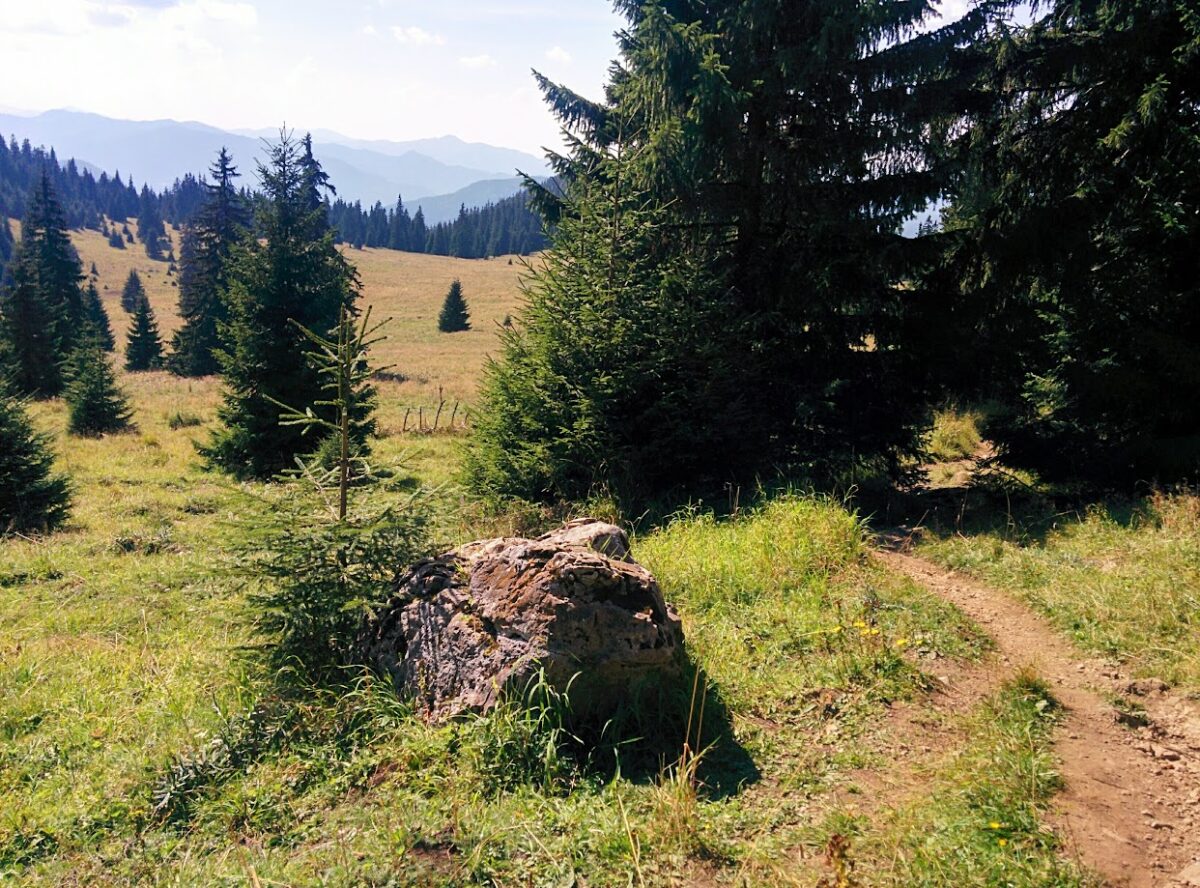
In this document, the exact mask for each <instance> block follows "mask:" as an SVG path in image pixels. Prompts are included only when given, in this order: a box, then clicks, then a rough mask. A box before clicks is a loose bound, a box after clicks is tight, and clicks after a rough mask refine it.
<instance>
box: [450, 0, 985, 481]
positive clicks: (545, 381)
mask: <svg viewBox="0 0 1200 888" xmlns="http://www.w3.org/2000/svg"><path fill="white" fill-rule="evenodd" d="M617 6H618V8H619V9H620V10H621V11H622V12H623V13H624V14H625V15H626V17H627V18H628V19H629V21H630V27H629V30H628V33H627V34H626V35H625V36H624V37H623V38H622V40H621V52H622V58H621V60H620V62H619V64H618V65H617V66H615V67H614V73H613V75H612V78H611V81H610V83H609V86H608V90H607V97H606V101H605V102H604V103H596V102H591V101H588V100H586V99H584V98H583V97H581V96H579V95H577V94H575V93H573V92H572V91H570V90H569V89H566V88H565V87H562V86H559V85H556V84H553V83H551V82H549V81H546V80H544V79H541V80H540V81H539V82H540V83H541V85H542V88H543V90H544V91H545V93H546V96H547V98H548V100H549V102H550V104H551V106H552V107H553V109H554V111H555V112H556V114H557V115H558V116H559V118H560V119H561V120H562V122H563V124H564V126H565V127H566V128H567V129H568V130H569V135H570V136H571V142H570V143H571V145H572V152H571V155H570V156H569V157H559V158H554V159H553V162H554V164H555V166H556V168H557V169H556V171H557V172H558V173H559V175H560V177H561V179H562V181H563V185H564V187H565V190H566V194H565V196H561V197H560V196H559V195H557V194H554V193H553V191H552V190H551V189H547V188H544V187H540V188H536V189H535V193H536V196H537V199H538V202H539V204H540V205H541V206H543V207H545V208H546V209H547V210H549V211H550V212H551V220H552V221H553V219H554V215H555V214H557V215H558V216H559V217H560V218H562V219H563V220H568V219H572V220H576V221H575V222H573V223H572V225H571V226H570V228H571V230H570V231H569V232H568V233H564V234H560V235H557V236H556V240H555V247H556V248H557V247H558V246H560V245H562V244H569V245H570V246H571V247H572V249H573V250H575V251H576V252H579V251H586V252H584V253H583V254H582V255H583V257H584V259H585V261H580V262H577V263H576V264H575V265H573V266H564V265H559V264H556V265H554V266H552V267H548V268H546V269H545V270H543V271H541V272H539V273H537V274H535V276H534V280H533V281H532V284H531V287H532V292H533V293H534V294H537V293H539V292H542V293H544V295H543V296H541V297H538V298H541V299H542V300H543V301H544V302H545V304H546V305H553V304H555V301H556V299H557V297H558V296H559V295H565V300H564V303H563V304H564V305H567V306H570V308H569V310H564V311H562V312H561V313H559V314H558V316H557V317H556V316H554V315H553V314H551V313H549V312H547V313H546V315H545V316H539V315H538V312H539V311H540V309H539V307H538V305H536V304H532V305H531V309H530V312H531V315H530V317H527V318H525V321H526V323H524V324H522V325H520V328H523V329H524V331H525V332H523V333H522V332H520V330H518V332H516V333H514V334H513V336H512V337H511V338H510V339H509V343H508V347H507V348H506V350H505V360H504V362H502V364H501V365H499V366H497V367H493V368H492V370H491V371H490V373H489V380H488V382H487V383H485V391H486V392H487V397H486V398H485V401H484V409H485V415H484V416H483V417H482V418H481V421H480V423H479V424H478V425H477V430H476V439H475V440H476V445H477V446H476V449H475V450H474V457H473V465H474V469H473V479H474V481H475V483H476V486H477V487H479V488H481V489H483V490H484V491H486V492H491V493H518V494H520V495H526V496H529V495H532V496H537V497H541V498H549V497H555V496H568V497H571V496H577V495H579V494H581V493H584V494H586V493H587V492H588V490H589V489H591V488H592V487H593V486H594V485H596V484H611V485H616V486H619V487H620V488H622V492H625V493H628V494H630V495H634V496H639V495H644V494H650V493H654V492H656V491H661V490H662V489H664V488H671V487H674V486H676V485H680V484H687V485H695V484H699V483H704V482H706V481H707V482H709V483H713V484H716V483H720V482H725V481H732V480H736V479H750V478H753V477H755V476H756V475H759V474H761V473H763V472H774V471H778V470H779V469H780V468H783V469H786V470H788V471H791V472H797V473H804V474H807V475H809V476H810V477H816V478H822V479H830V480H834V479H837V478H841V477H846V476H847V475H851V474H852V473H854V472H857V471H859V470H861V469H863V468H868V469H870V470H871V471H877V470H892V471H898V470H899V468H900V466H901V465H902V464H903V463H902V457H903V456H904V455H905V454H906V453H907V452H910V451H912V450H913V449H915V446H916V442H917V432H918V429H919V426H920V424H921V421H922V420H923V418H924V410H925V404H924V394H925V391H926V388H927V386H928V380H926V378H925V374H924V370H923V368H922V367H921V364H920V361H919V360H917V356H916V355H914V354H913V353H911V352H910V351H909V350H908V349H907V348H906V347H905V335H906V333H907V327H906V322H907V320H908V318H909V316H910V312H911V311H912V310H913V306H914V304H915V303H916V301H917V299H918V297H919V294H910V293H909V292H908V291H907V290H906V288H905V282H906V281H908V280H910V279H911V277H912V275H913V272H914V268H915V266H916V264H917V263H918V261H919V260H920V259H921V258H922V256H923V254H924V252H925V251H927V249H928V244H927V243H925V242H922V241H919V240H916V241H913V240H908V239H905V238H903V237H901V236H900V234H899V231H900V228H901V226H902V224H903V223H904V221H905V220H907V219H908V218H910V217H911V216H913V215H914V214H915V213H917V212H919V211H921V210H923V209H924V208H925V207H927V206H928V204H929V202H930V201H931V200H933V199H935V198H936V197H938V196H939V195H940V194H941V192H942V190H943V188H944V187H945V184H946V173H945V170H944V169H942V168H941V166H940V163H941V161H942V159H943V154H942V152H941V150H940V148H941V138H940V136H941V133H942V132H943V130H944V127H945V126H946V125H949V124H950V123H952V122H953V121H955V120H957V119H959V118H960V116H961V114H962V113H963V112H964V110H966V109H967V108H968V107H969V104H970V100H971V96H970V92H969V90H968V89H967V88H966V87H967V85H968V83H967V78H966V76H965V74H966V73H967V72H966V71H965V69H964V66H965V65H967V64H969V63H970V62H971V61H972V58H971V57H970V55H969V54H967V53H966V52H965V50H964V47H967V46H969V45H970V43H971V41H972V40H973V39H975V37H976V35H978V34H979V33H980V32H981V30H982V29H983V28H984V27H985V25H986V22H987V17H988V15H989V13H990V8H991V7H992V6H994V4H992V3H989V2H987V0H984V2H981V3H979V4H977V5H976V6H975V7H974V8H973V9H972V10H971V11H970V12H968V13H967V15H966V16H964V17H963V18H962V19H960V20H959V21H956V22H954V23H952V24H949V25H945V26H943V27H940V28H939V27H936V23H935V21H934V19H935V16H936V14H937V4H936V3H935V2H933V0H928V2H922V0H918V2H905V3H846V2H845V0H816V2H811V3H806V4H801V5H799V6H798V5H797V4H789V3H779V2H777V0H651V2H648V3H644V2H642V0H621V2H619V3H618V4H617ZM531 184H532V183H531ZM605 201H607V202H608V206H609V209H607V210H606V209H604V207H603V206H602V204H603V203H604V202H605ZM593 202H599V203H600V204H601V205H593ZM637 225H649V226H651V227H650V228H649V229H647V230H642V231H635V230H633V228H634V226H637ZM580 226H597V230H595V231H591V230H584V229H582V228H580ZM604 237H607V238H608V245H607V246H604V245H603V238H604ZM637 241H640V242H641V244H642V246H641V247H639V250H641V252H639V250H632V249H627V247H626V245H627V244H629V243H632V242H637ZM646 249H649V250H650V251H651V253H652V255H654V256H655V257H656V258H657V260H658V261H657V265H656V266H655V267H652V268H651V269H649V270H648V272H649V277H647V275H646V274H642V275H640V276H639V275H635V274H632V273H631V272H632V271H633V270H634V269H638V268H640V267H642V263H643V262H644V261H645V260H644V255H645V250H646ZM601 250H602V252H601V253H599V254H600V255H605V256H607V257H610V261H609V262H605V263H598V262H596V261H594V256H595V255H596V254H597V253H598V251H601ZM656 269H662V270H663V272H667V273H669V274H670V275H671V280H670V281H661V283H662V285H663V286H664V287H667V288H668V289H667V294H670V293H672V292H677V290H678V288H679V287H686V288H689V289H690V290H691V292H690V293H689V294H688V296H687V300H686V303H685V304H687V305H689V306H694V307H696V308H697V311H698V312H699V313H698V315H692V316H690V317H689V318H688V323H689V324H691V325H692V328H691V329H689V330H686V331H683V332H681V330H680V328H679V323H680V322H679V320H678V319H677V318H676V317H674V316H672V314H671V313H670V312H664V313H661V314H652V315H648V314H646V313H644V312H642V311H640V310H639V309H638V305H639V304H655V303H659V304H661V301H662V300H663V299H664V298H666V294H663V293H656V292H655V291H653V290H648V289H647V286H648V285H647V281H658V280H659V277H658V274H659V273H658V272H657V271H656ZM529 321H536V323H535V324H534V325H533V326H532V327H531V326H530V325H529V323H528V322H529ZM718 322H720V323H718ZM722 324H725V325H726V326H724V328H723V327H722ZM709 336H713V337H716V340H715V342H716V343H720V344H721V345H722V347H723V348H724V349H725V350H726V351H727V352H729V353H732V354H736V355H737V356H738V360H737V361H736V362H734V361H720V362H717V363H716V364H714V365H713V366H712V367H711V368H706V367H703V366H699V365H697V364H696V363H694V362H693V361H692V360H691V355H689V354H686V353H683V352H681V351H680V350H681V349H683V348H687V349H690V350H693V351H694V350H696V349H699V350H700V351H702V352H703V353H706V354H711V353H712V352H713V348H712V346H713V345H714V342H710V341H709V340H708V338H707V337H709ZM613 341H617V342H620V343H621V344H622V350H621V352H619V353H616V354H614V353H613V351H612V349H611V348H609V347H608V346H607V343H609V342H613ZM626 355H629V356H632V357H633V358H634V359H635V363H636V364H638V365H639V366H640V367H641V372H642V376H643V377H644V380H645V384H644V385H643V386H642V387H641V388H639V386H637V385H636V384H634V383H633V382H632V381H629V380H616V381H614V379H613V376H614V366H617V365H618V364H619V359H622V358H624V357H625V356H626ZM615 359H616V360H617V364H614V363H613V361H614V360H615ZM658 369H661V371H662V372H661V373H660V372H658ZM679 374H683V375H679ZM692 374H695V376H692ZM617 375H622V374H617ZM668 378H671V379H677V380H678V381H679V382H680V383H681V384H682V388H681V389H680V391H681V392H683V393H686V394H685V395H682V396H680V395H676V394H675V393H674V392H673V391H672V390H671V389H670V388H667V387H665V386H661V385H660V384H659V383H658V382H657V381H656V380H659V379H668ZM522 379H523V380H526V381H528V382H529V385H528V386H523V387H522V389H521V390H522V391H526V392H529V393H530V396H531V397H537V396H538V395H537V392H538V391H539V389H540V390H542V391H543V392H545V393H546V394H545V395H544V396H545V397H546V399H547V400H549V399H550V398H552V397H555V396H554V395H551V394H550V392H558V393H559V395H558V396H559V397H561V398H565V400H564V401H563V404H565V407H560V406H553V407H552V406H550V405H543V406H542V407H541V408H540V409H539V410H537V411H535V412H532V413H531V412H528V411H526V413H525V414H524V416H521V415H519V414H520V412H521V411H522V410H526V408H527V407H528V406H529V405H528V404H527V403H526V402H525V401H524V399H522V398H519V397H517V396H515V395H514V392H516V389H514V388H513V386H514V385H516V382H517V381H518V380H522ZM564 386H565V387H566V390H565V391H560V389H562V388H563V387H564ZM706 393H707V394H706ZM510 395H514V396H512V397H510ZM564 410H565V413H564V412H563V411H564ZM651 418H653V419H654V420H655V421H654V422H653V424H649V423H648V420H650V419H651ZM543 420H544V421H543ZM731 426H733V427H736V428H737V432H738V433H737V434H736V435H732V434H730V433H729V429H730V427H731ZM517 428H521V430H522V433H521V434H511V433H512V431H513V430H515V429H517ZM648 428H653V429H655V430H656V433H655V435H648V434H647V429H648ZM673 428H686V429H687V430H688V431H689V433H690V434H689V435H687V436H686V438H680V439H677V441H676V443H677V444H678V445H679V447H678V450H677V452H676V453H674V454H672V456H671V458H669V459H651V458H648V457H649V456H650V455H651V454H652V452H653V451H654V449H655V448H656V447H657V445H658V442H657V441H654V440H650V439H654V438H656V436H657V434H658V430H662V429H673ZM501 440H503V441H504V444H505V446H506V447H508V450H507V452H502V449H501V446H500V443H499V442H500V441H501ZM596 440H600V441H604V442H605V443H606V446H607V447H608V448H609V449H608V454H607V456H606V457H605V458H604V459H599V460H597V459H595V452H594V450H593V447H592V443H591V442H593V441H596ZM509 445H511V446H509Z"/></svg>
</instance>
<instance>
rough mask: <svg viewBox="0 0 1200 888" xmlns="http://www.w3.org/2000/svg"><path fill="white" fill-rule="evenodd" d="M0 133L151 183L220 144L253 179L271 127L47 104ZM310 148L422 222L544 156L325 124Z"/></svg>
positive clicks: (197, 169) (537, 168)
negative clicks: (372, 136) (234, 127)
mask: <svg viewBox="0 0 1200 888" xmlns="http://www.w3.org/2000/svg"><path fill="white" fill-rule="evenodd" d="M0 134H3V136H4V138H5V139H8V138H9V137H11V136H16V138H17V140H18V141H22V140H24V139H29V141H30V142H32V143H33V144H34V145H35V146H36V145H45V146H47V147H53V148H54V149H55V152H56V153H57V155H58V158H59V160H60V161H62V162H65V161H66V160H67V159H68V158H70V157H74V158H75V159H76V161H77V162H78V163H79V164H80V166H81V167H83V166H85V165H86V167H87V168H90V169H92V170H93V171H94V172H97V171H99V170H105V171H107V172H108V173H109V174H110V175H111V174H112V173H113V172H114V171H115V170H120V171H121V173H122V175H123V176H124V177H128V176H129V175H130V174H132V175H133V176H134V180H135V182H136V183H137V185H138V186H139V187H140V186H141V185H142V184H143V183H146V184H149V185H150V187H151V188H153V189H156V190H159V189H163V188H166V187H168V186H170V185H171V183H173V182H174V181H175V180H176V179H177V178H180V177H182V176H183V175H184V174H185V173H196V174H199V173H202V172H204V171H205V170H207V169H208V167H209V165H210V164H211V163H212V160H213V158H214V157H215V156H216V154H217V151H218V150H220V149H221V148H222V147H225V148H228V149H229V151H230V152H231V153H232V154H233V156H234V161H235V162H236V163H237V164H238V166H239V168H240V170H241V172H242V173H243V175H244V176H245V179H244V180H243V181H244V182H246V183H247V184H250V185H253V184H254V170H255V162H256V161H257V160H258V159H260V158H261V157H262V156H263V154H264V144H263V141H262V139H263V138H271V137H273V136H275V135H277V134H278V131H277V130H262V131H239V132H230V131H226V130H221V129H218V128H216V127H212V126H208V125H206V124H202V123H194V122H179V121H174V120H153V121H131V120H114V119H112V118H109V117H102V116H100V115H98V114H88V113H85V112H80V111H47V112H46V113H44V114H37V115H31V116H23V115H15V114H0ZM313 149H314V152H315V154H316V155H317V158H318V160H320V161H321V164H322V165H323V166H324V167H325V171H326V172H327V173H329V176H330V179H331V180H332V182H333V184H334V186H335V187H336V188H337V192H338V195H339V196H340V197H342V198H343V199H345V200H347V201H351V202H353V201H361V202H362V203H363V205H364V206H367V207H369V206H370V205H372V204H374V203H375V202H376V201H381V202H382V203H383V204H384V205H385V206H394V205H395V202H396V198H397V196H398V195H403V197H404V203H405V205H406V206H408V207H409V208H410V210H411V211H413V212H415V211H416V208H417V207H418V206H420V207H421V208H422V209H423V210H424V211H425V218H426V220H427V221H428V222H429V223H430V224H436V223H438V222H444V221H449V220H452V219H453V218H455V217H456V216H457V215H458V210H459V207H460V206H462V205H463V204H466V206H467V207H476V206H482V205H484V204H486V203H488V202H489V201H497V200H500V199H503V198H505V197H508V196H510V195H512V194H514V193H516V192H517V191H518V190H519V189H520V187H521V180H520V179H519V178H518V177H517V176H516V173H517V171H518V170H520V171H521V172H522V173H528V174H530V175H533V176H543V175H547V174H548V171H547V168H546V163H545V160H544V159H541V158H538V157H535V156H534V155H532V154H525V153H523V152H520V151H514V150H511V149H508V148H497V147H495V146H492V145H485V144H480V143H468V142H464V141H462V140H461V139H457V138H455V137H453V136H446V137H443V138H439V139H421V140H418V141H412V142H386V141H366V140H360V139H352V138H349V137H346V136H342V135H340V134H338V133H334V132H330V131H328V130H314V131H313Z"/></svg>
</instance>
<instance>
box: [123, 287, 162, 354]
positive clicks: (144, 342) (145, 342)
mask: <svg viewBox="0 0 1200 888" xmlns="http://www.w3.org/2000/svg"><path fill="white" fill-rule="evenodd" d="M162 354H163V347H162V337H161V336H160V335H159V332H158V321H157V320H156V319H155V317H154V309H153V308H151V307H150V300H149V299H147V298H146V296H145V295H143V296H142V298H141V299H139V300H138V303H137V305H136V306H135V308H134V310H133V319H132V321H131V322H130V326H129V333H128V334H127V335H126V339H125V369H126V370H128V371H129V372H130V373H143V372H145V371H147V370H158V369H160V368H161V367H162V362H163V361H162Z"/></svg>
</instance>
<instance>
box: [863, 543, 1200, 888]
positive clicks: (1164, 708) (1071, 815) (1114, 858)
mask: <svg viewBox="0 0 1200 888" xmlns="http://www.w3.org/2000/svg"><path fill="white" fill-rule="evenodd" d="M878 557H879V558H880V559H881V560H882V561H883V562H884V563H885V564H886V565H887V566H888V567H889V568H891V569H892V570H894V571H897V572H899V573H903V574H906V575H907V576H909V577H910V578H911V579H912V580H914V581H915V582H916V583H918V584H919V585H920V586H922V587H924V588H925V589H928V590H929V591H930V592H932V593H933V594H936V595H938V596H939V597H940V598H943V599H944V600H946V601H949V602H950V603H952V604H954V605H955V606H956V607H958V608H959V609H960V610H961V611H963V613H965V614H967V616H969V617H970V618H971V619H973V620H974V621H975V622H976V623H978V624H979V625H980V626H981V627H982V628H983V629H984V630H985V631H987V632H988V634H990V635H991V636H992V638H993V639H994V641H995V644H996V648H997V657H996V659H995V662H994V663H993V664H992V668H995V669H997V670H998V672H999V673H1000V674H999V675H997V676H996V679H997V680H1001V679H1004V678H1007V677H1008V674H1009V673H1011V674H1015V673H1016V672H1017V671H1018V670H1019V669H1021V668H1022V667H1026V666H1029V667H1032V668H1033V669H1034V670H1035V671H1036V672H1037V674H1038V675H1039V676H1040V677H1041V678H1042V679H1043V680H1044V681H1046V682H1048V683H1049V684H1050V686H1051V687H1052V689H1053V692H1054V694H1055V696H1056V697H1057V699H1058V700H1059V701H1060V702H1061V703H1062V705H1063V707H1064V709H1065V711H1066V714H1065V719H1064V724H1063V727H1062V729H1061V730H1060V732H1059V736H1058V739H1057V742H1056V745H1055V752H1056V754H1057V755H1058V757H1059V760H1060V763H1061V771H1062V776H1063V780H1064V783H1065V789H1064V791H1063V792H1062V793H1061V794H1060V795H1059V796H1058V797H1057V799H1056V804H1055V810H1054V812H1053V821H1054V825H1055V827H1056V828H1057V830H1058V831H1059V833H1060V835H1061V836H1062V837H1063V838H1064V841H1065V843H1066V844H1067V846H1068V849H1069V850H1072V851H1074V852H1075V853H1076V854H1077V855H1078V857H1079V859H1080V860H1081V861H1082V862H1083V863H1084V864H1085V865H1086V866H1088V867H1089V868H1091V869H1092V870H1094V871H1095V872H1097V873H1099V874H1100V875H1101V876H1102V877H1103V878H1104V879H1105V881H1106V883H1107V884H1109V885H1113V886H1129V888H1142V886H1155V888H1157V886H1170V888H1184V886H1191V888H1200V707H1197V706H1196V705H1195V704H1192V703H1190V702H1189V701H1186V700H1184V699H1182V698H1181V697H1179V696H1178V695H1175V694H1172V693H1171V692H1170V691H1169V690H1168V689H1167V688H1166V686H1165V685H1163V684H1162V683H1161V682H1158V681H1155V680H1153V679H1149V680H1147V679H1142V680H1138V681H1134V680H1131V679H1130V678H1128V677H1127V676H1125V675H1123V674H1122V672H1121V670H1120V669H1119V668H1117V667H1115V666H1113V665H1112V664H1109V663H1105V662H1103V661H1101V660H1097V659H1088V658H1086V657H1085V656H1083V655H1081V654H1080V652H1079V650H1078V649H1076V648H1075V647H1074V646H1072V645H1071V643H1070V642H1069V641H1068V640H1067V639H1066V638H1065V637H1064V636H1063V635H1061V634H1060V633H1059V632H1058V631H1056V630H1055V629H1054V628H1053V627H1052V626H1051V625H1050V624H1049V623H1048V622H1047V621H1046V620H1045V619H1043V618H1042V617H1041V616H1040V615H1038V614H1036V613H1035V612H1034V611H1032V610H1031V609H1030V608H1029V607H1027V606H1026V605H1024V604H1022V603H1021V602H1019V601H1016V600H1014V599H1013V598H1011V597H1010V596H1008V595H1006V594H1004V593H1002V592H999V591H996V590H994V589H991V588H989V587H987V586H985V585H983V584H981V583H979V582H977V581H975V580H972V579H970V578H968V577H965V576H963V575H961V574H957V573H954V572H952V571H948V570H946V569H944V568H941V567H939V566H937V565H935V564H933V563H931V562H929V561H926V560H924V559H921V558H918V557H915V556H913V555H911V554H907V553H905V552H901V551H880V552H879V553H878ZM1120 700H1128V701H1131V702H1132V703H1133V706H1120V705H1119V701H1120Z"/></svg>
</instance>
